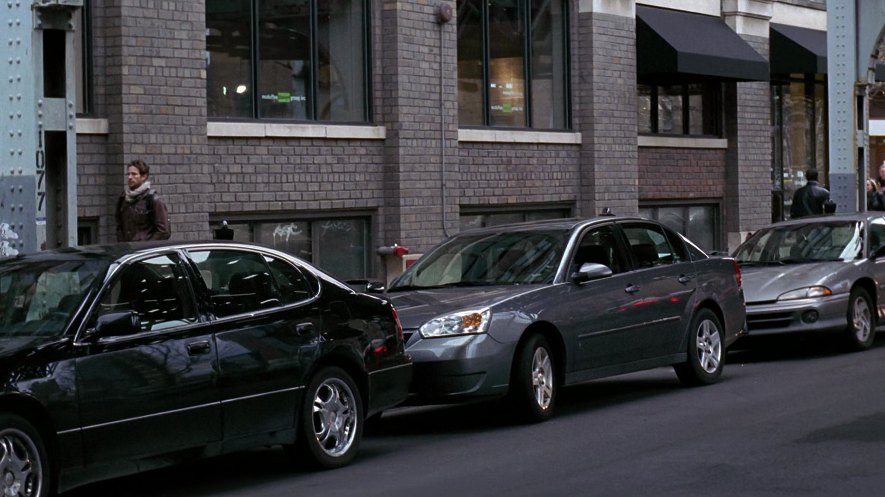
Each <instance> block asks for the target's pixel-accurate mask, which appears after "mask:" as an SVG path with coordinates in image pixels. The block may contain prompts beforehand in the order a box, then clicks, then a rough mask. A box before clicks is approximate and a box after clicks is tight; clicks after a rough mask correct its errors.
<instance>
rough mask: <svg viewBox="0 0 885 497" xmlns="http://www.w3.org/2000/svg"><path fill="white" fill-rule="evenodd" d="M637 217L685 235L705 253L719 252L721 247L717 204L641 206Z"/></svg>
mask: <svg viewBox="0 0 885 497" xmlns="http://www.w3.org/2000/svg"><path fill="white" fill-rule="evenodd" d="M639 215H640V216H642V217H645V218H648V219H655V220H657V221H659V222H660V223H661V224H663V225H664V226H666V227H668V228H670V229H672V230H673V231H676V232H679V233H681V234H683V235H685V236H686V237H687V238H688V239H689V240H691V241H692V242H694V243H695V245H697V246H698V247H700V248H701V249H703V250H705V251H707V252H711V251H714V250H721V248H722V246H723V242H722V230H721V227H720V223H719V205H718V204H689V205H685V204H672V205H656V206H653V205H649V206H641V207H640V208H639Z"/></svg>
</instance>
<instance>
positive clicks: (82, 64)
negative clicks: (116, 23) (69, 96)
mask: <svg viewBox="0 0 885 497" xmlns="http://www.w3.org/2000/svg"><path fill="white" fill-rule="evenodd" d="M89 12H90V11H89V0H85V1H84V2H83V7H82V8H79V9H76V10H74V17H73V19H72V20H71V21H72V24H73V25H74V47H73V54H74V86H75V87H76V92H77V99H76V100H77V114H88V113H89V112H90V111H91V110H92V109H91V101H90V94H89V88H90V87H91V79H92V78H91V75H92V59H91V57H90V55H89V53H90V49H91V46H90V38H91V31H92V29H91V23H90V22H89V21H90V14H89Z"/></svg>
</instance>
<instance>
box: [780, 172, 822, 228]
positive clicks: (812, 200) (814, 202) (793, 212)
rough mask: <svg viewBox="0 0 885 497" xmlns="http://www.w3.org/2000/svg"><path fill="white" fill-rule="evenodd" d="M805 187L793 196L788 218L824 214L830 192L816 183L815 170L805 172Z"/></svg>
mask: <svg viewBox="0 0 885 497" xmlns="http://www.w3.org/2000/svg"><path fill="white" fill-rule="evenodd" d="M805 179H806V180H808V182H807V183H805V186H803V187H802V188H800V189H798V190H796V192H795V193H794V194H793V205H791V206H790V218H792V219H796V218H799V217H805V216H816V215H819V214H823V213H824V203H826V202H827V201H828V200H830V191H829V190H827V189H826V188H824V187H822V186H821V185H820V183H818V182H817V169H809V170H807V171H805Z"/></svg>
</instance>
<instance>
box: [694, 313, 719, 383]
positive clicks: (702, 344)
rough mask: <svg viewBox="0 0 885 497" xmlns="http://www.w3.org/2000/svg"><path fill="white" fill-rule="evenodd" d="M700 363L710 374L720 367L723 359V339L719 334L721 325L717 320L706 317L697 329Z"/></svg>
mask: <svg viewBox="0 0 885 497" xmlns="http://www.w3.org/2000/svg"><path fill="white" fill-rule="evenodd" d="M697 344H698V350H697V354H698V363H699V364H700V366H701V368H703V369H704V371H706V372H707V373H709V374H713V373H715V372H716V370H717V369H718V368H719V361H721V360H722V341H721V339H720V336H719V327H718V326H717V325H716V323H715V322H713V321H711V320H709V319H705V320H703V321H701V323H700V325H699V326H698V329H697Z"/></svg>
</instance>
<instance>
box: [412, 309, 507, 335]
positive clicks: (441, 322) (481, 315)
mask: <svg viewBox="0 0 885 497" xmlns="http://www.w3.org/2000/svg"><path fill="white" fill-rule="evenodd" d="M491 316H492V311H490V310H488V309H483V310H481V311H463V312H455V313H453V314H449V315H446V316H440V317H438V318H433V319H431V320H430V321H428V322H426V323H424V324H423V325H422V326H421V328H420V329H419V330H418V331H420V332H421V336H422V337H424V338H434V337H447V336H453V335H475V334H478V333H485V332H486V330H487V329H488V328H489V319H490V318H491Z"/></svg>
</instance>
